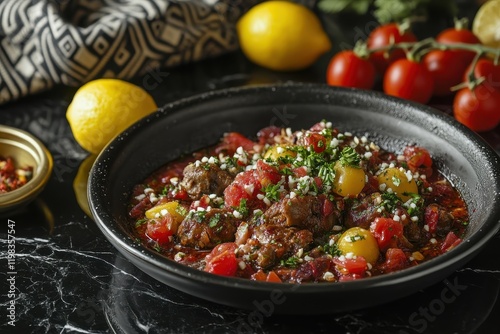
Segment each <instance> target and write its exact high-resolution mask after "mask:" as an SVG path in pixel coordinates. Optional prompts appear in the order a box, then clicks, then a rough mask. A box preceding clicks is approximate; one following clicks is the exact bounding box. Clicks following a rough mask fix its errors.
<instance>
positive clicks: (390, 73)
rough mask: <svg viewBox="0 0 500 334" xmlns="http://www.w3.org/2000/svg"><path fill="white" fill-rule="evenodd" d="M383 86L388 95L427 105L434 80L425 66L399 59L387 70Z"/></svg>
mask: <svg viewBox="0 0 500 334" xmlns="http://www.w3.org/2000/svg"><path fill="white" fill-rule="evenodd" d="M383 85H384V92H385V93H386V94H388V95H393V96H397V97H401V98H404V99H408V100H412V101H415V102H420V103H427V102H429V100H430V98H431V96H432V91H433V89H434V79H433V78H432V74H431V73H430V72H429V71H428V70H427V68H426V67H425V65H424V64H422V63H417V62H414V61H412V60H408V59H399V60H396V61H395V62H394V63H393V64H392V65H391V66H389V68H388V69H387V71H386V73H385V75H384V82H383Z"/></svg>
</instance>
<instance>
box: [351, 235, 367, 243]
mask: <svg viewBox="0 0 500 334" xmlns="http://www.w3.org/2000/svg"><path fill="white" fill-rule="evenodd" d="M364 239H366V238H365V236H364V235H361V234H356V235H351V237H350V240H351V242H356V241H359V240H364Z"/></svg>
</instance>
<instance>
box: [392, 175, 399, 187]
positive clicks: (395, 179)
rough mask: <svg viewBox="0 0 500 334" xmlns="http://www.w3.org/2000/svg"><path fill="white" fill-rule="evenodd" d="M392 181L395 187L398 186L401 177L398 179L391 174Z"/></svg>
mask: <svg viewBox="0 0 500 334" xmlns="http://www.w3.org/2000/svg"><path fill="white" fill-rule="evenodd" d="M392 183H393V184H394V185H395V186H396V187H399V185H400V184H401V179H400V178H399V177H396V176H393V177H392Z"/></svg>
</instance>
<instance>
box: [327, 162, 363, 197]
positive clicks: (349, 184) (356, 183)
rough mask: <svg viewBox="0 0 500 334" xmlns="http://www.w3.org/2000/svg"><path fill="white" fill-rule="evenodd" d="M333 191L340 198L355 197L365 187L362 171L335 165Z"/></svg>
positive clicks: (338, 164) (338, 163) (347, 166)
mask: <svg viewBox="0 0 500 334" xmlns="http://www.w3.org/2000/svg"><path fill="white" fill-rule="evenodd" d="M334 170H335V179H334V181H333V191H334V192H335V193H336V194H339V195H340V196H344V197H346V196H357V195H358V194H359V193H360V192H361V190H363V188H364V187H365V183H366V175H365V172H364V171H363V169H361V168H357V167H352V166H349V165H343V164H341V163H340V162H339V161H337V162H336V163H335V166H334Z"/></svg>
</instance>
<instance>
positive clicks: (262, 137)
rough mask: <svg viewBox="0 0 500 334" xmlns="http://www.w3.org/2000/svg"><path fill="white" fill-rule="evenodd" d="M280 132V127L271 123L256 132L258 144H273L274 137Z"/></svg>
mask: <svg viewBox="0 0 500 334" xmlns="http://www.w3.org/2000/svg"><path fill="white" fill-rule="evenodd" d="M280 133H281V128H278V127H277V126H274V125H271V126H268V127H266V128H263V129H262V130H260V131H259V132H257V138H259V144H261V145H264V144H274V137H275V136H277V135H279V134H280Z"/></svg>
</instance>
